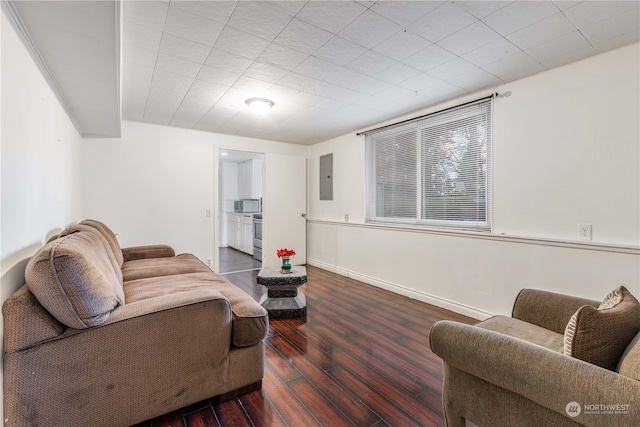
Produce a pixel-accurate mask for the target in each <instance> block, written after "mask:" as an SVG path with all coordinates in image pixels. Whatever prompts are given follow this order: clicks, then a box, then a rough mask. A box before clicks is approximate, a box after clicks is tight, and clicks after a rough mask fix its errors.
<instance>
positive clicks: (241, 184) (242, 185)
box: [238, 159, 262, 199]
mask: <svg viewBox="0 0 640 427" xmlns="http://www.w3.org/2000/svg"><path fill="white" fill-rule="evenodd" d="M260 197H262V160H259V159H252V160H247V161H244V162H242V163H239V164H238V198H239V199H259V198H260Z"/></svg>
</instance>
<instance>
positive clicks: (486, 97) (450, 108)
mask: <svg viewBox="0 0 640 427" xmlns="http://www.w3.org/2000/svg"><path fill="white" fill-rule="evenodd" d="M498 96H500V94H499V93H498V92H494V93H492V94H491V95H489V96H485V97H484V98H478V99H475V100H473V101H469V102H465V103H464V104H460V105H456V106H453V107H449V108H445V109H444V110H439V111H434V112H433V113H429V114H424V115H422V116H418V117H414V118H412V119H407V120H403V121H401V122H397V123H392V124H390V125H384V126H380V127H379V128H373V129H369V130H365V131H363V132H358V133H356V136H360V135H364V134H367V133H371V132H377V131H379V130H382V129H386V128H390V127H393V126H398V125H401V124H403V123H407V122H413V121H415V120H420V119H424V118H425V117H429V116H433V115H434V114H439V113H443V112H445V111H449V110H453V109H454V108H459V107H464V106H465V105H469V104H473V103H476V102H480V101H484V100H485V99H491V98H496V97H498Z"/></svg>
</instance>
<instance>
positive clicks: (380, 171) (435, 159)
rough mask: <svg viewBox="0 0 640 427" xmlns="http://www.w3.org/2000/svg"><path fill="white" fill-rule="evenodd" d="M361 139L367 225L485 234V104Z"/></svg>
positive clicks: (488, 154)
mask: <svg viewBox="0 0 640 427" xmlns="http://www.w3.org/2000/svg"><path fill="white" fill-rule="evenodd" d="M365 135H366V144H367V158H368V178H367V187H368V214H367V217H368V220H369V221H379V222H398V223H404V224H418V225H429V226H443V227H456V228H463V229H475V230H490V228H491V227H490V219H491V99H484V100H480V101H477V102H474V103H471V104H465V105H464V106H460V107H458V108H454V109H448V110H446V111H443V112H440V113H435V114H431V115H428V116H424V117H423V118H418V119H416V120H412V121H408V122H403V123H399V124H397V125H394V126H391V127H386V128H381V129H379V130H373V131H369V132H366V133H365Z"/></svg>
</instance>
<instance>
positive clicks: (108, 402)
mask: <svg viewBox="0 0 640 427" xmlns="http://www.w3.org/2000/svg"><path fill="white" fill-rule="evenodd" d="M25 277H26V284H25V285H24V286H22V287H21V288H20V289H19V290H18V291H16V292H15V293H14V294H13V295H12V296H11V297H9V298H8V299H7V300H6V301H5V303H4V305H3V307H2V311H3V316H4V350H3V351H4V418H5V425H6V426H26V425H29V426H31V425H34V426H35V425H41V426H63V425H64V426H127V425H132V424H135V423H138V422H140V421H144V420H147V419H150V418H153V417H155V416H158V415H161V414H164V413H167V412H170V411H172V410H175V409H178V408H181V407H184V406H186V405H189V404H192V403H195V402H198V401H200V400H203V399H207V398H211V397H214V396H219V397H220V398H221V399H225V398H229V397H232V396H234V395H236V394H238V393H241V392H246V391H250V390H255V389H257V388H259V387H260V386H261V381H262V377H263V373H264V347H263V339H264V338H265V337H266V334H267V330H268V321H269V320H268V314H267V312H266V310H264V309H263V308H262V307H261V306H260V305H259V304H258V303H257V302H256V301H255V300H253V298H251V297H250V296H249V295H247V294H246V293H245V292H243V291H242V290H241V289H239V288H237V287H236V286H235V285H233V284H231V283H230V282H229V281H227V280H226V279H225V278H224V277H222V276H220V275H218V274H216V273H214V272H212V271H211V270H210V269H209V268H208V267H207V266H206V265H204V264H203V263H202V262H200V261H199V260H198V259H197V258H196V257H194V256H193V255H190V254H181V255H177V256H176V255H175V253H174V251H173V249H172V248H171V247H169V246H166V245H154V246H141V247H133V248H124V249H121V248H120V246H119V244H118V241H117V238H116V236H115V235H114V233H113V232H112V231H111V230H110V229H109V228H108V227H107V226H105V225H104V224H102V223H100V222H98V221H94V220H86V221H83V222H82V223H80V224H78V225H73V226H70V227H69V228H67V229H66V230H64V231H63V232H62V233H61V234H60V236H59V237H58V238H57V239H55V240H53V241H51V242H49V243H47V244H46V245H45V246H44V247H42V248H41V249H40V250H39V251H38V252H37V253H36V254H35V255H34V256H33V258H32V259H31V260H30V261H29V263H28V265H27V269H26V271H25Z"/></svg>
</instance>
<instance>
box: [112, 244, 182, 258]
mask: <svg viewBox="0 0 640 427" xmlns="http://www.w3.org/2000/svg"><path fill="white" fill-rule="evenodd" d="M122 256H123V257H124V261H125V262H126V261H133V260H136V259H146V258H166V257H174V256H176V252H175V251H174V250H173V248H172V247H171V246H169V245H147V246H131V247H129V248H122Z"/></svg>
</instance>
